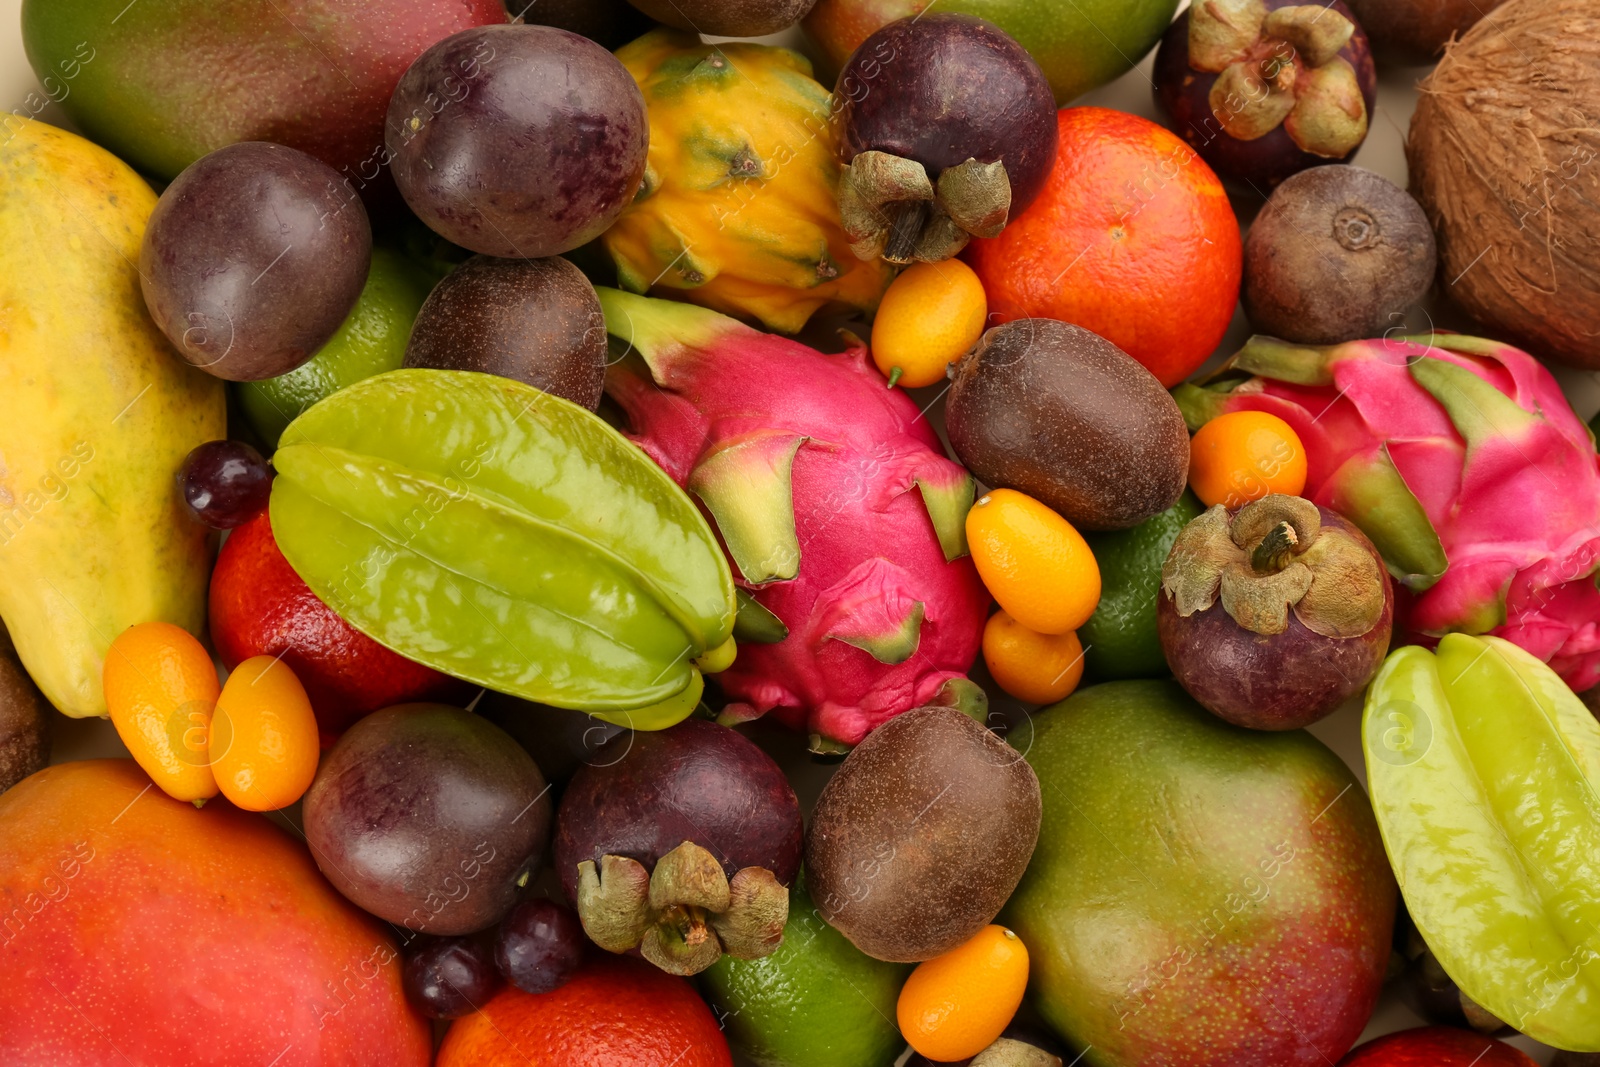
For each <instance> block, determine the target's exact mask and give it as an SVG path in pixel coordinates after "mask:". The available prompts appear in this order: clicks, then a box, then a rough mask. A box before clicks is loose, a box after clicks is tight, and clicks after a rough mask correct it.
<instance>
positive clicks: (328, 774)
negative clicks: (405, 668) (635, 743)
mask: <svg viewBox="0 0 1600 1067" xmlns="http://www.w3.org/2000/svg"><path fill="white" fill-rule="evenodd" d="M304 812H305V829H306V840H307V842H309V843H310V845H311V850H312V854H313V855H315V856H316V857H317V865H318V866H320V867H321V868H322V871H323V873H324V874H325V875H327V876H328V880H329V881H331V882H332V883H333V884H334V886H335V887H336V888H337V889H338V890H339V891H340V892H341V893H343V894H344V895H345V896H347V897H349V898H350V899H351V900H353V901H355V902H357V903H358V904H359V905H360V906H361V907H363V908H365V909H366V910H367V911H370V912H372V913H373V914H374V915H377V916H379V917H380V918H384V919H387V920H388V921H390V922H393V923H397V924H399V925H402V926H405V927H406V928H407V929H410V930H416V931H419V932H423V933H430V934H440V935H450V934H467V933H473V932H474V931H477V930H482V929H484V928H485V927H487V926H490V925H492V924H493V923H496V922H498V921H499V920H500V919H501V918H502V917H504V915H505V914H506V912H508V911H509V910H511V906H512V905H513V904H514V903H515V902H516V898H517V891H518V890H519V889H520V888H521V887H522V885H523V884H525V883H526V881H527V880H528V879H530V878H531V877H532V875H533V874H534V873H536V872H537V871H538V868H539V864H540V862H541V861H542V859H543V857H544V849H545V845H546V844H547V843H548V841H549V837H550V800H549V796H548V793H547V791H546V787H545V781H544V776H543V775H541V774H540V773H539V768H538V766H537V765H536V764H535V763H534V762H533V759H532V758H531V757H530V756H529V755H528V754H527V753H526V752H524V751H523V750H522V748H521V747H520V746H518V745H517V743H516V742H515V741H513V740H511V738H510V737H508V736H507V735H506V733H505V731H503V730H501V729H500V728H499V727H497V726H495V725H493V724H491V723H489V722H487V721H485V720H483V719H480V718H478V717H477V716H476V715H473V714H472V713H471V712H467V711H462V710H461V709H459V708H451V707H446V706H445V705H443V704H400V705H396V706H395V707H391V708H385V709H384V710H382V711H378V712H374V713H373V714H371V715H368V716H367V717H366V718H365V719H362V720H361V721H360V722H359V723H357V724H356V725H355V726H353V727H352V728H351V729H349V730H348V731H346V732H345V735H344V736H343V737H342V738H340V739H339V743H338V744H337V745H335V746H334V747H333V750H332V751H330V752H329V753H328V755H327V758H326V759H324V760H323V761H322V767H321V768H320V769H319V770H318V772H317V777H316V780H315V781H314V782H312V784H311V789H310V790H309V791H308V792H307V793H306V798H305V809H304Z"/></svg>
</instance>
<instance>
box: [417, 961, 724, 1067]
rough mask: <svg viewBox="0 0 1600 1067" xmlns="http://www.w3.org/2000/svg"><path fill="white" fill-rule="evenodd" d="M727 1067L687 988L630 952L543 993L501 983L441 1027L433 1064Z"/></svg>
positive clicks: (702, 1005)
mask: <svg viewBox="0 0 1600 1067" xmlns="http://www.w3.org/2000/svg"><path fill="white" fill-rule="evenodd" d="M530 1063H536V1064H538V1065H539V1067H589V1065H591V1064H599V1063H617V1064H622V1063H626V1064H628V1065H629V1067H732V1065H733V1056H732V1055H731V1054H730V1053H729V1052H728V1042H727V1040H726V1039H725V1038H723V1036H722V1031H721V1030H720V1029H719V1028H718V1027H717V1021H716V1019H715V1018H714V1017H713V1016H712V1014H711V1009H710V1008H708V1007H706V1002H705V1001H703V1000H701V999H700V996H699V994H697V993H696V992H695V991H694V987H693V986H692V985H690V984H689V983H688V982H687V981H686V980H684V979H682V978H675V977H673V976H672V975H670V974H667V973H666V972H665V971H661V970H657V969H656V968H655V967H653V966H651V965H650V964H648V963H646V962H644V961H643V960H640V959H635V958H633V957H631V956H612V955H610V954H608V953H599V952H597V953H594V954H593V955H592V956H591V958H590V960H589V962H587V963H585V964H584V965H583V967H582V968H580V969H579V970H578V972H577V973H576V974H574V975H573V976H572V978H571V979H569V980H568V982H567V983H566V984H565V985H563V986H561V987H560V988H558V989H556V990H554V991H552V992H549V993H537V994H535V993H524V992H523V991H522V990H520V989H518V988H517V987H516V986H507V987H506V988H504V989H502V990H501V991H500V992H499V993H496V994H495V995H494V996H493V997H492V998H490V1000H489V1002H488V1003H487V1004H485V1005H484V1006H483V1008H482V1010H481V1011H477V1012H474V1013H473V1014H471V1015H468V1016H465V1017H463V1018H460V1019H457V1020H456V1021H455V1022H453V1023H451V1024H450V1030H449V1032H448V1033H446V1034H445V1036H444V1043H443V1044H442V1045H440V1047H439V1058H438V1060H437V1062H436V1065H435V1067H523V1065H525V1064H530Z"/></svg>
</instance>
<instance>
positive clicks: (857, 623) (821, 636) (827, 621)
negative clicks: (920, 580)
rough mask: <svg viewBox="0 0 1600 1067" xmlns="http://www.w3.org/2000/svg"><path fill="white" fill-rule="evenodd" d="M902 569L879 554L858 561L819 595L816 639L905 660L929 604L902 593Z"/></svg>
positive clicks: (890, 660) (886, 659)
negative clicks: (858, 562)
mask: <svg viewBox="0 0 1600 1067" xmlns="http://www.w3.org/2000/svg"><path fill="white" fill-rule="evenodd" d="M907 584H908V583H907V582H906V581H905V572H904V571H903V570H901V569H900V568H899V567H897V566H895V565H894V564H893V563H891V562H889V561H888V560H886V559H883V558H882V557H875V558H873V559H866V560H862V561H861V563H860V564H858V565H857V566H856V568H855V570H853V571H851V572H850V574H849V575H848V576H846V577H845V579H844V580H843V581H841V582H839V583H838V584H836V585H834V586H833V587H832V588H831V589H829V590H827V591H826V592H825V593H823V595H822V597H821V599H822V600H824V601H825V602H826V603H827V607H826V608H824V609H823V610H822V611H821V612H819V613H818V618H817V622H818V623H819V626H818V634H817V639H818V640H819V641H843V642H844V643H845V644H847V645H854V646H855V647H856V648H859V649H861V650H862V651H863V652H865V653H867V654H868V655H870V656H871V657H872V658H873V659H875V660H877V661H878V662H879V663H887V664H890V665H893V664H897V663H904V662H905V661H906V660H908V659H910V658H911V657H912V656H913V655H914V654H915V653H916V651H917V644H918V642H919V641H920V639H921V636H922V623H923V621H924V620H925V619H926V618H927V605H926V604H924V603H923V602H922V601H920V600H912V599H911V598H910V597H908V596H906V594H905V592H904V590H905V588H906V586H907Z"/></svg>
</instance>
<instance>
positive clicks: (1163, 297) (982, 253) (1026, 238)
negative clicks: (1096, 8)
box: [965, 107, 1244, 388]
mask: <svg viewBox="0 0 1600 1067" xmlns="http://www.w3.org/2000/svg"><path fill="white" fill-rule="evenodd" d="M1056 122H1057V129H1058V131H1059V133H1060V138H1061V141H1060V148H1059V150H1058V151H1057V154H1056V164H1055V169H1054V170H1053V171H1052V172H1051V174H1050V178H1049V180H1048V181H1047V182H1046V183H1045V188H1044V192H1042V193H1040V194H1039V196H1038V198H1037V199H1036V200H1034V202H1033V203H1032V204H1030V205H1029V206H1028V208H1027V210H1025V211H1023V212H1022V213H1021V214H1020V215H1018V216H1017V217H1016V218H1014V219H1012V220H1011V221H1010V222H1009V223H1008V224H1007V225H1006V228H1005V230H1004V231H1003V232H1002V233H1001V234H1000V236H998V237H995V238H992V239H990V240H977V241H973V242H972V244H971V245H969V246H968V248H967V251H966V254H965V258H966V259H967V261H968V262H969V263H971V264H972V267H973V269H974V270H975V271H977V273H978V277H979V278H980V279H982V281H983V288H984V290H985V291H986V292H987V293H988V295H989V310H990V312H991V313H992V314H993V315H994V316H995V318H996V320H997V321H999V322H1010V321H1011V320H1013V319H1024V318H1050V319H1060V320H1061V321H1063V322H1070V323H1074V324H1076V325H1078V326H1082V327H1084V328H1085V329H1089V330H1093V331H1094V332H1095V333H1097V334H1099V335H1100V336H1101V337H1104V338H1106V339H1107V340H1108V341H1111V342H1112V343H1113V344H1115V345H1116V346H1117V347H1118V348H1121V349H1122V350H1123V351H1124V352H1126V353H1128V354H1129V355H1130V356H1132V357H1133V358H1134V359H1136V360H1138V361H1139V362H1140V363H1142V364H1144V365H1145V367H1146V368H1148V369H1149V371H1150V372H1151V373H1152V374H1154V375H1155V376H1156V377H1157V378H1159V379H1160V380H1161V384H1162V385H1164V386H1166V387H1168V388H1170V387H1172V386H1174V385H1176V384H1178V383H1179V382H1181V381H1183V379H1185V378H1187V377H1188V376H1189V375H1190V374H1192V373H1193V372H1194V371H1195V369H1196V368H1198V367H1199V366H1200V364H1202V363H1204V362H1205V361H1206V358H1207V357H1208V356H1210V355H1211V352H1212V350H1213V349H1215V348H1216V347H1217V344H1218V342H1220V341H1221V340H1222V335H1223V334H1224V333H1225V332H1226V331H1227V329H1228V323H1229V322H1231V321H1232V320H1233V311H1234V307H1235V305H1237V304H1238V302H1239V279H1240V276H1241V274H1242V273H1243V269H1244V253H1243V244H1242V242H1241V240H1240V237H1239V222H1238V220H1237V219H1236V218H1235V217H1234V213H1233V208H1232V206H1231V205H1230V204H1229V203H1228V197H1227V194H1226V193H1225V192H1224V191H1223V188H1222V182H1221V180H1220V179H1218V178H1217V176H1216V174H1215V173H1213V172H1212V170H1211V168H1210V167H1208V166H1206V164H1205V162H1204V161H1203V160H1202V159H1201V158H1200V157H1199V156H1198V155H1196V154H1195V151H1194V149H1192V148H1190V147H1189V146H1188V145H1187V144H1185V143H1184V142H1183V139H1182V138H1180V137H1178V136H1177V135H1175V134H1173V133H1171V132H1170V131H1168V130H1166V129H1164V128H1162V127H1161V126H1158V125H1156V124H1155V123H1153V122H1151V121H1149V120H1148V119H1143V118H1140V117H1139V116H1137V115H1129V114H1125V113H1124V112H1121V111H1111V110H1108V109H1106V108H1102V107H1069V108H1064V109H1062V110H1061V111H1060V112H1058V113H1057V117H1056Z"/></svg>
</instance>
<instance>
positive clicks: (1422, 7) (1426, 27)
mask: <svg viewBox="0 0 1600 1067" xmlns="http://www.w3.org/2000/svg"><path fill="white" fill-rule="evenodd" d="M1504 2H1505V0H1350V8H1351V10H1353V11H1354V12H1355V13H1356V18H1357V19H1359V20H1360V22H1361V28H1362V29H1363V30H1365V31H1366V33H1367V38H1368V39H1369V40H1370V41H1371V42H1372V51H1373V53H1374V54H1375V55H1376V56H1377V57H1378V59H1379V60H1381V61H1382V62H1383V63H1384V64H1385V68H1384V69H1386V70H1387V69H1388V64H1390V63H1395V64H1400V65H1404V66H1421V65H1424V64H1428V63H1432V62H1434V61H1435V60H1437V59H1438V58H1439V53H1440V52H1442V51H1444V46H1445V44H1446V43H1448V42H1449V40H1450V38H1451V37H1452V36H1455V37H1464V36H1465V35H1466V32H1467V31H1468V30H1470V29H1472V27H1474V26H1476V25H1477V24H1478V21H1479V20H1480V19H1482V18H1483V17H1484V16H1486V15H1487V14H1489V12H1491V11H1493V10H1494V9H1495V8H1497V7H1499V6H1500V5H1501V4H1502V3H1504Z"/></svg>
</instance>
